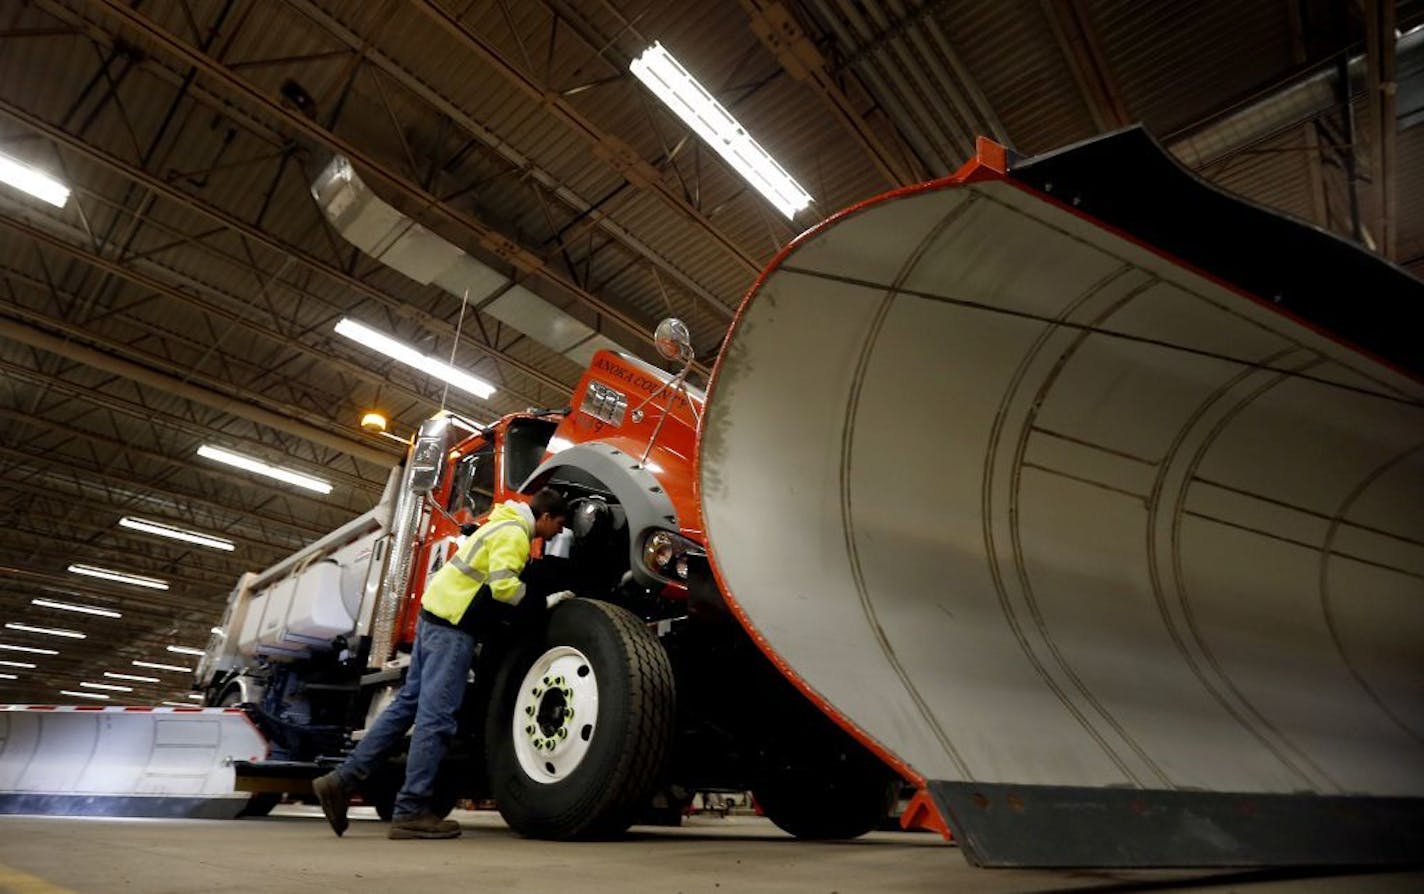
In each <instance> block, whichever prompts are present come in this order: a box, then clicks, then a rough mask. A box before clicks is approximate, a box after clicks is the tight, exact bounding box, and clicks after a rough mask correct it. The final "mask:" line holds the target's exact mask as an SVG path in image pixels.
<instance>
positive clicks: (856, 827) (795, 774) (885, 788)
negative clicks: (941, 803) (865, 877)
mask: <svg viewBox="0 0 1424 894" xmlns="http://www.w3.org/2000/svg"><path fill="white" fill-rule="evenodd" d="M895 782H896V780H895V779H894V778H893V777H892V776H891V775H890V774H889V773H888V772H887V771H886V770H885V769H884V768H883V767H881V766H879V764H878V762H877V763H871V762H870V761H867V760H864V759H861V758H860V757H859V755H850V756H847V758H846V759H844V760H837V761H835V762H834V763H823V764H822V765H821V766H819V767H817V768H815V769H810V768H795V769H791V768H788V769H786V770H785V771H783V772H778V773H773V774H768V775H767V776H766V777H765V778H764V779H763V780H762V781H760V782H759V783H758V784H757V785H756V786H754V787H753V788H752V797H753V798H755V799H756V803H757V806H759V807H760V808H761V811H762V813H764V814H765V815H766V818H767V819H769V820H771V821H772V822H773V823H775V824H776V825H777V826H778V827H779V828H780V829H781V830H782V831H784V832H789V833H790V834H792V835H795V836H796V837H797V838H806V839H812V840H822V841H824V840H834V839H847V838H859V837H860V836H862V835H864V834H865V833H866V832H869V831H872V830H874V829H878V828H880V826H881V825H882V824H883V823H884V822H885V818H886V817H888V816H889V815H890V811H891V809H892V808H893V807H894V806H895V794H896V784H895Z"/></svg>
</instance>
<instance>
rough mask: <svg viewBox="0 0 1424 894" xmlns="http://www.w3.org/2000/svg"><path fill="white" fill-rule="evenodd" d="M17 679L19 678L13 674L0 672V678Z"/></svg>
mask: <svg viewBox="0 0 1424 894" xmlns="http://www.w3.org/2000/svg"><path fill="white" fill-rule="evenodd" d="M18 679H20V678H19V677H17V676H15V675H14V674H3V673H0V680H18Z"/></svg>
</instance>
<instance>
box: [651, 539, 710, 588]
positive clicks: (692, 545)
mask: <svg viewBox="0 0 1424 894" xmlns="http://www.w3.org/2000/svg"><path fill="white" fill-rule="evenodd" d="M702 554H703V552H702V546H701V545H700V544H698V543H696V542H694V541H692V540H688V539H687V538H686V537H683V536H681V535H679V534H674V533H672V532H671V531H654V532H653V533H652V534H649V535H648V539H647V540H645V541H643V565H645V566H646V567H647V569H648V570H649V571H651V572H652V573H654V574H656V575H658V576H659V577H663V578H667V579H668V580H683V581H685V580H687V573H688V568H689V562H688V557H689V556H700V555H702Z"/></svg>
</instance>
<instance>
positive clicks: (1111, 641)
mask: <svg viewBox="0 0 1424 894" xmlns="http://www.w3.org/2000/svg"><path fill="white" fill-rule="evenodd" d="M1420 306H1424V286H1421V284H1420V283H1419V282H1418V281H1417V280H1414V279H1412V278H1411V277H1409V276H1408V275H1407V274H1405V273H1403V272H1402V271H1400V270H1399V269H1398V268H1395V267H1392V266H1390V265H1388V264H1386V263H1385V262H1383V261H1379V260H1377V259H1374V258H1372V257H1369V256H1367V255H1365V254H1364V253H1363V252H1362V251H1360V250H1358V249H1356V248H1355V247H1353V246H1351V245H1349V244H1346V243H1344V242H1342V241H1341V240H1338V239H1335V238H1334V237H1332V236H1330V235H1328V234H1325V233H1323V232H1320V231H1317V230H1313V229H1311V228H1308V227H1305V226H1303V225H1301V224H1297V223H1294V222H1291V221H1288V220H1286V219H1284V218H1281V217H1279V216H1276V215H1274V214H1271V213H1269V212H1266V211H1264V210H1262V209H1259V208H1256V207H1254V206H1250V205H1248V204H1246V203H1244V202H1241V201H1239V200H1236V199H1232V198H1229V197H1227V196H1225V195H1224V194H1222V193H1219V192H1217V191H1216V190H1214V189H1213V188H1211V187H1209V186H1207V185H1206V184H1204V183H1202V182H1200V181H1198V180H1196V178H1195V177H1194V176H1192V175H1190V174H1189V173H1187V172H1186V171H1184V170H1182V169H1180V168H1178V167H1177V166H1176V165H1175V163H1174V162H1172V161H1171V160H1169V159H1168V158H1167V157H1166V156H1164V155H1163V154H1162V153H1161V152H1160V150H1159V149H1158V148H1157V147H1156V145H1155V144H1153V143H1152V142H1151V141H1150V139H1148V138H1147V137H1146V136H1145V135H1143V134H1142V133H1141V132H1140V131H1135V130H1134V131H1126V132H1122V133H1119V134H1116V135H1112V136H1109V137H1107V138H1104V139H1100V140H1097V141H1093V142H1090V143H1088V144H1083V145H1081V146H1078V147H1073V148H1070V149H1068V150H1064V151H1063V152H1061V153H1055V154H1054V155H1051V156H1045V157H1042V158H1039V159H1030V160H1027V161H1023V162H1020V161H1017V160H1013V159H1010V158H1006V157H1005V153H1004V152H1003V150H1002V149H1000V148H999V147H997V146H994V145H993V144H987V143H982V144H981V152H980V157H979V159H978V160H976V161H975V162H971V163H970V164H969V165H967V166H966V167H965V168H964V169H963V170H961V171H960V172H959V173H958V174H956V175H955V176H953V177H950V178H947V179H945V180H943V181H938V182H936V183H933V184H928V185H926V186H923V187H918V188H912V189H909V190H903V191H901V192H898V193H892V194H890V195H889V196H886V197H882V198H880V199H877V200H874V201H871V202H868V203H866V204H865V205H862V206H858V207H857V208H853V209H850V210H849V211H847V212H845V213H843V214H842V215H839V216H837V217H834V218H832V219H830V220H828V221H827V222H826V223H824V224H822V225H821V226H819V227H817V228H816V229H814V230H812V231H810V232H809V233H808V234H806V235H805V236H803V237H802V238H800V239H799V240H797V241H796V242H795V243H793V244H792V245H791V246H789V247H788V249H787V250H786V251H784V252H783V254H782V255H781V256H780V257H778V258H777V259H776V261H774V262H773V264H772V265H771V267H770V268H768V271H767V272H766V273H765V274H764V275H763V277H762V279H761V280H760V281H759V282H758V284H757V286H755V287H754V288H753V289H752V291H751V292H750V293H749V294H748V296H747V298H746V300H745V302H744V304H743V306H742V309H741V311H740V312H739V315H738V317H737V319H736V321H735V323H734V325H733V328H732V330H731V333H730V334H729V336H728V337H727V341H726V344H725V347H724V349H723V352H722V355H721V358H720V360H719V363H718V366H717V368H716V370H715V371H714V374H713V380H712V383H711V388H710V394H709V397H708V404H707V412H706V418H705V420H704V428H703V431H702V434H701V444H700V462H701V467H700V471H699V476H700V478H699V487H700V497H701V501H702V508H703V511H704V513H705V522H706V526H707V532H708V540H709V546H710V550H711V553H712V559H713V563H714V569H715V572H716V574H717V577H718V580H719V582H720V584H721V586H722V589H723V591H724V592H725V593H726V594H727V595H728V598H729V602H730V603H731V604H732V606H733V610H734V611H735V612H737V613H738V615H739V617H740V618H741V620H742V622H743V624H744V625H745V626H747V628H748V629H749V630H750V631H751V632H752V635H753V636H754V637H755V638H757V639H758V642H759V644H760V645H761V646H762V648H763V649H764V650H765V651H766V652H767V653H768V654H769V655H770V656H771V657H772V659H773V660H774V661H777V662H778V663H779V664H780V666H781V667H782V668H783V670H784V671H785V672H786V674H787V675H788V676H789V677H791V678H792V679H793V681H795V682H797V684H798V685H799V686H800V687H801V688H802V689H803V691H805V692H807V693H808V694H809V695H810V696H811V697H812V698H813V699H815V700H816V701H817V702H818V703H819V704H821V706H822V707H823V709H824V710H826V712H827V713H829V714H830V715H832V716H833V717H834V718H835V719H837V720H838V721H839V722H840V723H841V724H842V725H843V726H845V727H846V728H847V729H849V730H850V731H852V732H853V733H854V734H856V735H858V736H859V737H860V738H861V739H862V740H863V741H865V742H866V743H867V744H869V745H871V747H872V748H874V749H875V750H876V751H877V753H879V754H880V755H881V756H882V757H883V758H885V759H886V760H887V761H889V762H891V763H892V764H894V765H895V766H897V767H898V768H899V769H900V770H901V771H902V772H903V773H904V774H905V775H906V776H907V777H908V778H910V779H911V780H914V781H917V782H919V783H921V784H922V785H923V786H924V787H925V788H926V789H927V791H928V793H929V795H930V796H931V798H932V800H933V803H934V804H935V806H936V807H937V808H938V810H939V812H940V814H941V815H942V817H943V818H944V819H945V820H946V821H947V822H948V825H949V826H950V828H951V830H952V832H953V834H954V837H955V838H956V839H957V840H958V841H959V843H960V845H961V846H962V848H963V849H964V851H965V854H966V856H967V857H968V859H969V860H970V861H971V862H973V863H976V864H980V865H990V866H1171V865H1178V866H1209V865H1237V866H1240V865H1248V866H1249V865H1270V864H1361V863H1388V862H1407V861H1413V860H1418V859H1419V857H1420V855H1421V854H1424V690H1421V681H1424V386H1421V384H1420V364H1419V348H1418V347H1417V345H1415V344H1413V342H1416V341H1417V339H1418V331H1417V328H1416V327H1414V326H1412V325H1408V326H1407V325H1406V324H1405V321H1406V320H1407V319H1410V318H1412V315H1413V312H1414V311H1417V308H1418V307H1420ZM769 531H775V535H774V536H773V535H771V534H769V533H768V532H769Z"/></svg>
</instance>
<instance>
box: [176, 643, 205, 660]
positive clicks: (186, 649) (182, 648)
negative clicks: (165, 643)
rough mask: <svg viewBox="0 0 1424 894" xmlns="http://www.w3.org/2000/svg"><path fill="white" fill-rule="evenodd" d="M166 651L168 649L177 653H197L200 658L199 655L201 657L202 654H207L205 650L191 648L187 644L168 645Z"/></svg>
mask: <svg viewBox="0 0 1424 894" xmlns="http://www.w3.org/2000/svg"><path fill="white" fill-rule="evenodd" d="M168 651H170V652H176V653H178V654H179V655H197V656H198V657H199V658H201V657H203V656H204V655H206V654H208V653H207V652H204V651H203V650H202V649H193V648H190V647H188V646H169V647H168Z"/></svg>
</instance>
